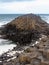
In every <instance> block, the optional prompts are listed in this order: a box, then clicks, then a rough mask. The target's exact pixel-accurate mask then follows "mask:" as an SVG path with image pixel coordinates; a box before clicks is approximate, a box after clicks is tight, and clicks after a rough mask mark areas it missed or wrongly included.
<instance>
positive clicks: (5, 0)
mask: <svg viewBox="0 0 49 65" xmlns="http://www.w3.org/2000/svg"><path fill="white" fill-rule="evenodd" d="M12 1H13V2H14V1H16V2H17V1H33V0H0V2H12Z"/></svg>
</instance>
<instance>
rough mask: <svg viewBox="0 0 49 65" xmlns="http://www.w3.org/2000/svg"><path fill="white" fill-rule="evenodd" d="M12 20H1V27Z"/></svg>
mask: <svg viewBox="0 0 49 65" xmlns="http://www.w3.org/2000/svg"><path fill="white" fill-rule="evenodd" d="M9 22H10V21H0V27H2V26H3V25H5V24H7V23H9Z"/></svg>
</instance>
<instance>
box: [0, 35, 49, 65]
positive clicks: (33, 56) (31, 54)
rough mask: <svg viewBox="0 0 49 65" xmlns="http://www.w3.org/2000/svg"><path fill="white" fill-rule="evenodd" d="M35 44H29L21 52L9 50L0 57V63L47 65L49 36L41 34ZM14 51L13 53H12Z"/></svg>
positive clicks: (10, 64)
mask: <svg viewBox="0 0 49 65" xmlns="http://www.w3.org/2000/svg"><path fill="white" fill-rule="evenodd" d="M38 42H39V43H37V44H35V43H34V44H35V45H34V46H32V47H31V46H29V47H28V48H27V49H24V51H23V52H21V53H18V52H16V51H17V50H14V49H13V50H11V51H8V52H6V53H4V54H3V55H2V56H1V57H0V64H2V65H49V38H48V37H47V36H45V35H42V37H41V38H39V39H38ZM14 52H15V53H14Z"/></svg>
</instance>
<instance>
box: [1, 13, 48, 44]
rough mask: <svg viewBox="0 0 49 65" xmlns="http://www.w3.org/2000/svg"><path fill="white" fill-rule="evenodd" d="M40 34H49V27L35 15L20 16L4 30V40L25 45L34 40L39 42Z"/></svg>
mask: <svg viewBox="0 0 49 65" xmlns="http://www.w3.org/2000/svg"><path fill="white" fill-rule="evenodd" d="M40 34H45V35H47V34H49V25H48V24H47V23H46V22H45V21H43V20H42V19H41V17H40V16H37V15H34V14H26V15H22V16H19V17H17V18H15V19H14V20H13V21H11V22H10V23H8V24H6V25H5V26H4V27H3V28H2V36H3V38H6V39H7V38H8V39H10V40H13V41H16V42H19V43H20V44H23V45H24V44H26V43H30V42H31V41H32V39H33V40H37V39H38V38H39V37H40Z"/></svg>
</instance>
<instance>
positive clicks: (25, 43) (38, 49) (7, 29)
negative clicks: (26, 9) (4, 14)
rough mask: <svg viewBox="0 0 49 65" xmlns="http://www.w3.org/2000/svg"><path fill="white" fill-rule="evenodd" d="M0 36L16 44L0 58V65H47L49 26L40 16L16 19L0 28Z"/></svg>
mask: <svg viewBox="0 0 49 65" xmlns="http://www.w3.org/2000/svg"><path fill="white" fill-rule="evenodd" d="M0 35H1V38H4V39H9V40H12V41H14V42H16V44H18V46H17V47H14V48H13V49H12V50H9V51H8V52H6V53H4V54H2V55H1V56H0V65H49V24H48V23H46V22H45V21H43V20H42V19H41V17H40V16H37V15H35V14H26V15H22V16H20V17H17V18H15V19H14V20H13V21H11V22H10V23H8V24H6V25H4V26H3V27H1V28H0Z"/></svg>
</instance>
